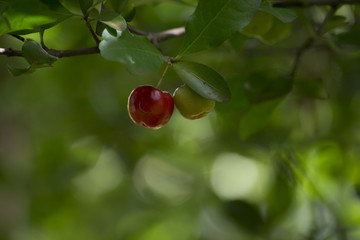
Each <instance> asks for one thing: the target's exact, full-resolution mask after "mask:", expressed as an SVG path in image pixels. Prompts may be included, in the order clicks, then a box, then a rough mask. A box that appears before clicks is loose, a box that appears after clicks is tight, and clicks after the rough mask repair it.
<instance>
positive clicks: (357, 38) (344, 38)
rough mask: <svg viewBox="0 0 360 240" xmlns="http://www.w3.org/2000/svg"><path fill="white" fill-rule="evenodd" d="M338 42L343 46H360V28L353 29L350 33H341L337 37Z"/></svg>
mask: <svg viewBox="0 0 360 240" xmlns="http://www.w3.org/2000/svg"><path fill="white" fill-rule="evenodd" d="M335 38H336V40H337V42H339V43H341V44H348V45H357V46H360V27H357V28H353V29H351V30H350V31H347V32H343V33H339V34H338V35H336V36H335Z"/></svg>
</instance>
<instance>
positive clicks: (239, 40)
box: [229, 32, 249, 51]
mask: <svg viewBox="0 0 360 240" xmlns="http://www.w3.org/2000/svg"><path fill="white" fill-rule="evenodd" d="M248 39H249V38H248V37H247V36H245V35H243V34H241V33H239V32H236V33H234V34H233V35H232V36H231V38H230V39H229V43H230V44H231V47H232V48H233V49H234V50H236V51H241V50H242V49H243V48H244V45H245V43H246V41H247V40H248Z"/></svg>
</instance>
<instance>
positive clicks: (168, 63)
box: [156, 60, 171, 88]
mask: <svg viewBox="0 0 360 240" xmlns="http://www.w3.org/2000/svg"><path fill="white" fill-rule="evenodd" d="M170 65H171V61H170V60H168V62H167V64H166V67H165V70H164V73H163V74H162V76H161V78H160V80H159V82H158V83H157V85H156V88H159V86H160V85H161V83H162V81H163V80H164V78H165V76H166V73H167V70H168V69H169V66H170Z"/></svg>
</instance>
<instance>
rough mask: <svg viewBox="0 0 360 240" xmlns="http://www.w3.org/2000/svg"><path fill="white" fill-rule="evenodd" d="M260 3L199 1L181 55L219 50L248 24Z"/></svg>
mask: <svg viewBox="0 0 360 240" xmlns="http://www.w3.org/2000/svg"><path fill="white" fill-rule="evenodd" d="M259 5H260V0H199V3H198V6H197V8H196V10H195V13H194V14H193V15H192V17H191V18H190V21H189V22H188V23H187V24H186V26H185V28H186V35H185V40H184V46H183V48H182V50H181V52H180V56H183V55H186V54H189V53H193V52H197V51H201V50H204V49H208V48H212V47H216V46H218V45H220V44H221V43H222V42H224V41H225V40H226V39H228V38H230V37H231V35H232V34H233V33H235V32H237V31H240V30H241V29H242V28H243V27H245V26H246V25H248V24H249V22H250V21H251V19H252V18H253V17H254V15H255V13H256V12H257V10H258V8H259Z"/></svg>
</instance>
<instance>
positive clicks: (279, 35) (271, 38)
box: [260, 19, 291, 45]
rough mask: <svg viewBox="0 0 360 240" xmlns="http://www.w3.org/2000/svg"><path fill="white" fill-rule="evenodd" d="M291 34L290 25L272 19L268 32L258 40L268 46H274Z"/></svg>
mask: <svg viewBox="0 0 360 240" xmlns="http://www.w3.org/2000/svg"><path fill="white" fill-rule="evenodd" d="M290 33H291V23H283V22H281V21H280V20H278V19H274V21H273V24H272V26H271V28H270V30H269V31H268V32H267V33H266V34H264V35H262V36H261V37H260V39H261V40H262V41H263V42H264V43H265V44H268V45H272V44H275V43H277V42H279V41H281V40H283V39H285V38H287V37H288V36H289V35H290Z"/></svg>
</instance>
